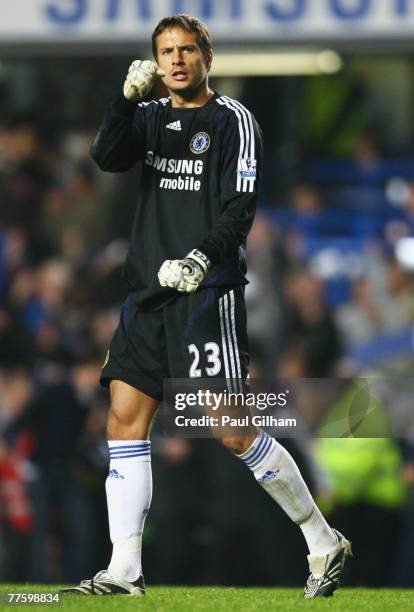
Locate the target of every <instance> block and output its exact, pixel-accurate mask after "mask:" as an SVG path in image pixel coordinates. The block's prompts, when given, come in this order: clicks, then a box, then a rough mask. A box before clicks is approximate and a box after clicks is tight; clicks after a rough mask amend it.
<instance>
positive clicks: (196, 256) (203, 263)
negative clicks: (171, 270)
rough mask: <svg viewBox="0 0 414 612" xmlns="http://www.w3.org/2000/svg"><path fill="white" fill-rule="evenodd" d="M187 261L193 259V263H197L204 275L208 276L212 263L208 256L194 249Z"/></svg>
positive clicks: (187, 256)
mask: <svg viewBox="0 0 414 612" xmlns="http://www.w3.org/2000/svg"><path fill="white" fill-rule="evenodd" d="M185 259H192V260H193V261H195V262H196V263H197V264H198V265H199V266H200V268H201V269H202V271H203V272H204V274H207V272H208V271H209V269H210V268H211V261H210V260H209V258H208V257H207V255H204V253H202V252H201V251H198V250H197V249H193V250H192V251H190V252H189V253H188V255H186V256H185Z"/></svg>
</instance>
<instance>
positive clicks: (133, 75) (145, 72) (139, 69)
mask: <svg viewBox="0 0 414 612" xmlns="http://www.w3.org/2000/svg"><path fill="white" fill-rule="evenodd" d="M164 76H165V72H164V71H163V70H161V68H159V67H158V66H157V64H156V63H155V62H151V61H150V60H144V61H142V60H135V61H134V62H132V64H131V65H130V67H129V70H128V74H127V78H126V79H125V83H124V96H125V98H127V99H128V100H130V101H131V102H135V101H138V100H142V98H145V96H146V95H147V93H149V92H150V90H151V89H152V87H153V85H154V83H155V80H156V79H157V78H160V77H164Z"/></svg>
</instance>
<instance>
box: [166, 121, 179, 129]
mask: <svg viewBox="0 0 414 612" xmlns="http://www.w3.org/2000/svg"><path fill="white" fill-rule="evenodd" d="M165 127H166V128H168V129H169V130H176V131H177V132H181V121H180V120H178V121H173V122H172V123H167V125H166V126H165Z"/></svg>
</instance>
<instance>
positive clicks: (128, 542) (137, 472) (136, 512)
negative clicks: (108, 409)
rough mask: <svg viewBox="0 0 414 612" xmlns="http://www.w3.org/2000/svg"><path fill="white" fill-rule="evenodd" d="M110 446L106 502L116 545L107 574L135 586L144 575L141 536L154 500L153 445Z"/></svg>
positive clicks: (135, 442)
mask: <svg viewBox="0 0 414 612" xmlns="http://www.w3.org/2000/svg"><path fill="white" fill-rule="evenodd" d="M108 446H109V455H110V464H109V474H108V478H107V479H106V499H107V503H108V517H109V531H110V535H111V541H112V544H113V552H112V558H111V562H110V564H109V567H108V570H109V572H110V573H111V574H113V575H115V576H119V577H120V578H123V579H124V580H128V582H134V581H135V580H136V579H137V578H138V576H139V575H140V574H141V573H142V566H141V541H142V532H143V529H144V522H145V517H146V516H147V514H148V510H149V507H150V504H151V496H152V473H151V442H149V441H148V440H111V441H110V442H108Z"/></svg>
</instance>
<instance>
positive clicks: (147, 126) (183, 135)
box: [64, 15, 349, 597]
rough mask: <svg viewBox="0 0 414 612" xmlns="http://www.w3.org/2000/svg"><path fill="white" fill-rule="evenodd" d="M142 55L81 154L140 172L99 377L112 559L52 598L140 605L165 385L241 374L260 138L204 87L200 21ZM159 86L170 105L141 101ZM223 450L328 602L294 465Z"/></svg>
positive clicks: (165, 29)
mask: <svg viewBox="0 0 414 612" xmlns="http://www.w3.org/2000/svg"><path fill="white" fill-rule="evenodd" d="M152 43H153V53H154V57H155V59H156V61H157V63H155V62H152V61H140V60H136V61H134V62H133V63H132V64H131V67H130V69H129V72H128V75H127V77H126V81H125V84H124V88H123V92H122V93H121V94H120V95H119V97H118V98H117V99H116V100H114V101H113V103H112V105H111V106H110V108H109V111H108V113H107V114H106V116H105V118H104V121H103V123H102V125H101V127H100V128H99V131H98V134H97V136H96V138H95V140H94V142H93V143H92V149H91V151H92V156H93V158H94V160H95V161H96V163H97V164H98V166H99V167H100V168H101V169H102V170H104V171H107V172H123V171H125V170H129V169H130V168H132V167H133V166H134V165H135V164H138V165H139V167H140V171H141V173H140V179H139V185H138V191H139V195H138V205H137V210H136V214H135V219H134V223H133V227H132V233H131V243H130V249H129V253H128V256H127V261H126V266H125V279H126V283H127V286H128V289H129V295H128V298H127V300H126V302H125V303H124V305H123V308H122V312H121V319H120V323H119V326H118V328H117V330H116V332H115V334H114V337H113V340H112V342H111V345H110V347H109V351H108V354H107V358H106V360H105V364H104V367H103V369H102V377H101V382H102V384H103V385H105V386H108V387H109V388H110V396H111V407H110V412H109V416H108V444H109V453H110V469H109V475H108V478H107V482H106V493H107V503H108V514H109V526H110V535H111V540H112V543H113V554H112V558H111V561H110V564H109V567H108V569H107V570H102V571H100V572H98V574H97V575H96V576H95V577H94V578H92V579H90V580H84V581H82V582H81V584H80V585H79V586H77V587H73V588H70V589H66V590H65V591H64V592H70V593H76V594H93V595H111V594H130V595H142V594H144V592H145V585H144V578H143V574H142V566H141V539H142V531H143V526H144V521H145V517H146V515H147V513H148V511H149V507H150V503H151V495H152V477H151V443H150V441H149V433H150V427H151V422H152V419H153V417H154V415H155V413H156V410H157V408H158V405H159V403H160V401H161V400H162V398H163V395H162V393H163V388H162V383H163V379H164V378H168V377H172V378H188V377H205V378H208V377H211V378H222V379H223V380H224V379H225V381H226V386H227V389H228V391H229V392H233V391H236V392H237V391H239V390H241V389H242V384H243V381H245V380H246V377H247V375H248V362H249V353H248V342H247V334H246V311H245V306H244V285H245V284H246V282H247V281H246V277H245V272H246V265H245V246H246V238H247V234H248V232H249V230H250V228H251V225H252V222H253V217H254V213H255V205H256V198H257V189H258V183H259V178H260V172H261V165H262V141H261V134H260V129H259V127H258V125H257V123H256V121H255V119H254V117H253V116H252V114H251V113H250V112H249V111H248V110H247V109H246V108H245V107H244V106H243V105H242V104H240V103H239V102H237V101H236V100H234V99H232V98H229V97H228V96H221V95H219V94H217V93H216V92H214V91H212V90H211V89H210V88H209V85H208V73H209V70H210V67H211V63H212V59H213V53H212V43H211V39H210V35H209V32H208V31H207V29H206V27H205V26H204V25H203V24H202V23H201V22H200V21H198V20H197V19H195V18H192V17H189V16H186V15H175V16H174V17H167V18H165V19H162V20H161V21H160V23H159V24H158V25H157V27H156V28H155V30H154V33H153V36H152ZM157 79H162V80H163V83H164V85H165V86H166V88H167V89H168V92H169V94H170V95H169V97H168V98H161V99H159V100H152V101H150V102H143V101H142V100H143V98H144V97H146V96H147V95H148V94H149V93H150V91H151V89H152V87H153V86H154V84H155V82H156V81H157ZM222 442H223V444H225V445H226V446H227V447H228V448H229V449H230V450H231V451H232V452H234V453H235V454H236V455H237V456H238V457H239V458H240V460H242V461H243V462H244V463H245V464H246V466H247V467H248V468H250V469H251V471H252V472H253V475H254V477H255V478H256V480H257V481H258V482H259V484H260V485H261V486H263V488H264V489H266V491H267V492H268V493H269V494H270V496H271V497H272V498H273V499H274V500H275V501H276V502H277V503H279V504H280V505H281V506H282V508H283V509H284V510H285V511H286V513H287V514H288V515H289V516H290V517H291V519H292V520H293V521H295V522H296V523H297V524H298V525H299V526H300V528H301V529H302V531H303V534H304V536H305V539H306V542H307V544H308V547H309V551H310V556H309V563H310V569H311V575H310V577H309V579H308V583H307V585H306V587H305V596H306V597H314V596H315V595H328V594H331V593H332V591H333V590H334V589H335V588H336V586H337V583H338V580H339V575H340V573H341V570H342V566H343V563H344V560H345V558H346V556H347V554H348V553H349V543H348V542H347V541H346V540H345V538H344V537H343V536H341V534H339V533H338V532H336V531H335V530H332V529H331V528H330V527H329V526H328V524H327V523H326V521H325V519H324V518H323V516H322V515H321V513H320V511H319V510H318V508H317V507H316V505H315V503H314V501H313V499H312V497H311V495H310V493H309V491H308V489H307V487H306V485H305V483H304V481H303V479H302V477H301V475H300V473H299V471H298V469H297V467H296V464H295V463H294V461H293V459H292V457H291V456H290V455H289V454H288V453H287V452H286V450H285V449H284V448H283V447H282V446H281V445H280V444H279V443H278V442H276V440H274V439H273V438H271V437H269V436H268V435H267V434H266V433H264V432H263V431H261V432H254V433H252V434H249V435H246V436H244V437H241V438H224V439H222ZM246 503H248V501H247V500H246ZM172 528H173V526H172Z"/></svg>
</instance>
